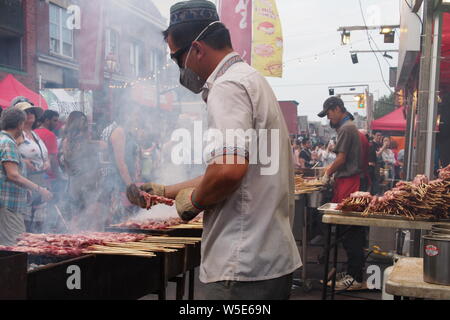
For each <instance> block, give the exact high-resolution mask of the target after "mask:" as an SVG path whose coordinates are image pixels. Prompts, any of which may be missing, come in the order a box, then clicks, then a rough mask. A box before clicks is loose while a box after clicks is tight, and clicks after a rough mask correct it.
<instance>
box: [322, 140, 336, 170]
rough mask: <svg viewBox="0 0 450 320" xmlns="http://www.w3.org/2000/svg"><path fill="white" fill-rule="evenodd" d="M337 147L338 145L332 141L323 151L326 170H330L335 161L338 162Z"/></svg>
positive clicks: (323, 162)
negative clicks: (335, 150)
mask: <svg viewBox="0 0 450 320" xmlns="http://www.w3.org/2000/svg"><path fill="white" fill-rule="evenodd" d="M335 146H336V144H335V142H334V140H330V141H329V142H328V143H327V145H326V147H325V150H324V151H322V158H321V160H322V165H323V167H324V168H328V167H329V166H330V165H331V164H332V163H333V162H334V160H336V153H334V148H335Z"/></svg>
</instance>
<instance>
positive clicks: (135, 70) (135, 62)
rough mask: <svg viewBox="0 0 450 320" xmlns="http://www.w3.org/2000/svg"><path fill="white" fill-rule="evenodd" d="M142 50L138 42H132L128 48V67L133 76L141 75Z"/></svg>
mask: <svg viewBox="0 0 450 320" xmlns="http://www.w3.org/2000/svg"><path fill="white" fill-rule="evenodd" d="M142 57H143V49H142V44H141V43H140V42H132V43H131V47H130V66H131V72H132V74H133V76H136V77H139V76H141V75H142V69H143V59H142Z"/></svg>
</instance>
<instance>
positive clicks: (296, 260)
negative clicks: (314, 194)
mask: <svg viewBox="0 0 450 320" xmlns="http://www.w3.org/2000/svg"><path fill="white" fill-rule="evenodd" d="M235 55H237V54H236V53H232V54H230V55H228V56H227V57H225V58H224V59H223V60H222V62H221V63H220V64H219V65H218V66H217V68H216V70H215V71H214V72H213V74H212V75H211V76H210V78H209V79H208V81H207V86H208V89H209V95H208V102H207V107H208V126H209V128H212V129H218V130H220V131H225V130H227V129H243V131H246V130H247V129H256V130H258V131H259V130H261V129H267V130H269V131H270V130H276V131H277V132H278V133H279V137H278V139H277V140H275V141H274V146H273V147H277V145H278V146H279V148H278V151H279V155H278V157H275V158H274V159H273V161H278V164H279V166H278V170H274V171H275V172H271V173H270V175H263V174H262V171H261V169H263V168H266V169H267V168H268V167H270V165H267V166H263V165H262V164H261V163H260V162H258V163H257V164H251V165H250V166H249V169H248V172H247V174H246V176H245V177H244V179H243V181H242V183H241V186H240V187H239V189H238V190H237V191H235V192H234V193H233V194H232V195H230V196H229V197H228V199H227V200H225V201H224V202H223V203H221V204H219V205H216V206H215V207H214V208H212V209H210V210H207V211H206V212H205V214H204V231H203V239H202V255H201V256H202V263H201V266H200V280H201V281H202V282H203V283H211V282H218V281H262V280H270V279H276V278H279V277H282V276H285V275H288V274H290V273H293V272H294V271H295V270H297V269H298V268H300V267H301V266H302V262H301V259H300V254H299V251H298V247H297V245H296V242H295V239H294V236H293V234H292V225H293V218H294V203H295V200H294V168H293V163H292V149H291V142H290V138H289V133H288V129H287V126H286V123H285V121H284V118H283V114H282V112H281V109H280V106H279V104H278V101H277V99H276V97H275V95H274V93H273V90H272V88H271V87H270V85H269V84H268V82H267V81H266V79H265V78H264V77H263V76H262V75H261V74H260V73H259V72H257V71H256V70H255V69H253V68H252V67H251V66H249V65H248V64H247V63H244V62H239V63H236V64H234V65H232V66H231V67H230V68H229V69H228V70H227V71H226V72H225V73H224V74H223V75H222V76H220V77H219V78H218V79H216V75H217V73H218V72H219V71H220V69H221V67H222V66H223V65H224V64H225V63H226V62H227V61H228V60H229V59H230V58H232V57H234V56H235ZM268 136H269V139H268V145H269V148H270V147H271V146H272V143H271V138H270V137H271V135H270V132H269V135H268ZM240 138H241V140H242V141H243V140H245V138H244V137H240ZM245 145H246V148H248V147H249V146H248V145H247V144H245ZM269 150H270V149H269ZM273 150H274V149H273V148H272V151H273ZM248 151H249V150H245V151H244V152H242V150H236V148H233V146H229V145H224V146H218V150H217V152H216V153H215V156H220V155H221V154H240V155H243V154H245V153H247V152H248ZM269 155H270V153H269ZM272 155H273V153H272ZM266 174H267V172H266Z"/></svg>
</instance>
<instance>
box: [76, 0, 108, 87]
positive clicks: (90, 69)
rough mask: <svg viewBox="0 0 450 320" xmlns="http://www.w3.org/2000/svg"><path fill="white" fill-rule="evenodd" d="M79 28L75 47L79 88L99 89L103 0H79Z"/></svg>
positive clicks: (102, 63) (100, 85)
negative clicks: (78, 68) (78, 64)
mask: <svg viewBox="0 0 450 320" xmlns="http://www.w3.org/2000/svg"><path fill="white" fill-rule="evenodd" d="M81 8H82V11H81V30H80V31H79V33H78V41H77V47H78V48H79V51H78V59H79V62H80V88H81V89H84V90H100V89H102V88H103V79H104V61H105V58H104V39H103V34H104V28H103V22H104V12H103V8H104V0H96V1H92V0H81Z"/></svg>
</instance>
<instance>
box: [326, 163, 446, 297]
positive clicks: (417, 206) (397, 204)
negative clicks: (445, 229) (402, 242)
mask: <svg viewBox="0 0 450 320" xmlns="http://www.w3.org/2000/svg"><path fill="white" fill-rule="evenodd" d="M319 210H320V211H322V212H324V216H323V222H324V223H326V224H327V225H328V230H327V235H326V243H325V270H324V277H323V296H322V298H323V299H324V300H325V299H327V297H328V283H329V281H330V280H331V281H332V285H331V298H332V299H333V298H334V286H335V283H336V273H337V258H338V252H337V250H338V246H337V245H338V241H339V239H340V236H342V235H339V232H338V229H337V231H336V233H335V238H334V240H333V241H332V239H331V233H332V227H333V226H337V225H353V226H367V227H382V228H396V229H412V230H432V228H433V225H435V224H436V223H437V222H441V223H448V224H450V216H449V213H450V166H449V167H447V168H445V169H443V170H441V171H440V173H439V179H436V180H433V181H429V180H428V178H427V177H425V176H423V175H419V176H417V177H416V178H415V179H414V181H412V182H399V183H398V184H397V186H396V187H395V188H394V189H392V190H390V191H387V192H386V193H385V194H384V195H383V196H381V197H377V196H372V195H370V194H369V193H364V192H356V193H354V194H352V195H351V196H350V197H348V198H347V199H344V200H343V202H342V203H340V204H326V205H324V206H322V207H321V208H320V209H319ZM332 248H334V257H333V269H332V272H331V274H330V273H329V262H330V251H331V249H332ZM397 253H398V254H400V248H399V247H398V248H397Z"/></svg>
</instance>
